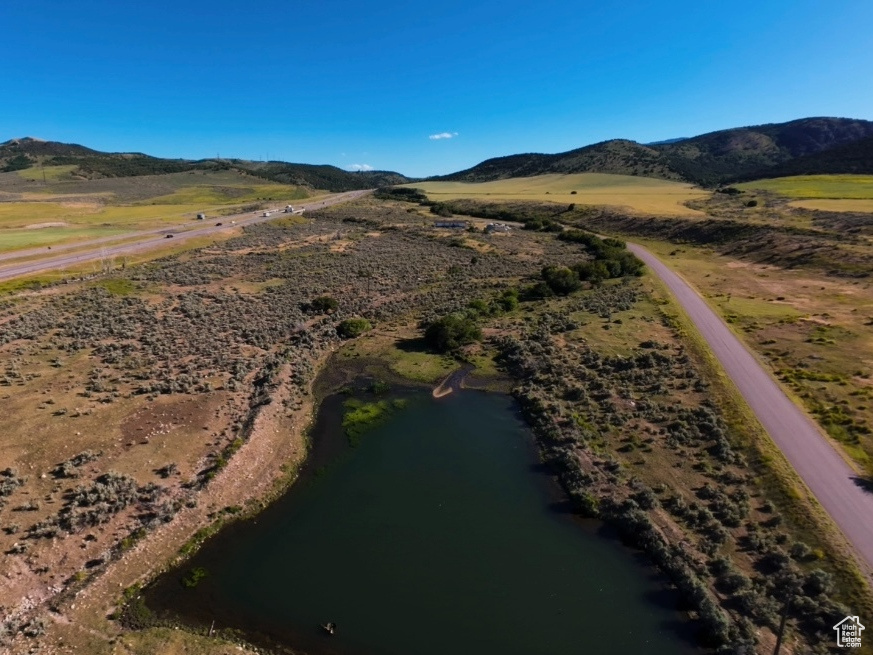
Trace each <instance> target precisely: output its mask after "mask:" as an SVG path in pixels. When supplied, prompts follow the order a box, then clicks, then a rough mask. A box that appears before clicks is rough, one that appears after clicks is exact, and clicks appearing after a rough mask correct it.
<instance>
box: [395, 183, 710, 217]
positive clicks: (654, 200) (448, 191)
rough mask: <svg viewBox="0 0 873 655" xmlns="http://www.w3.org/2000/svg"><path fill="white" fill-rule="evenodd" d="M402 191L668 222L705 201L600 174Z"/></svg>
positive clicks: (669, 186) (681, 190)
mask: <svg viewBox="0 0 873 655" xmlns="http://www.w3.org/2000/svg"><path fill="white" fill-rule="evenodd" d="M406 186H410V187H415V188H419V189H423V190H424V191H425V192H426V193H427V195H428V196H429V197H430V198H432V199H433V200H456V199H458V198H475V199H479V200H494V201H498V200H536V201H541V202H555V203H577V204H580V205H605V206H610V207H621V208H625V209H627V210H628V211H632V212H640V213H650V214H658V215H667V216H702V215H703V214H702V213H701V212H699V211H697V210H694V209H689V208H688V207H686V206H685V205H684V203H685V202H687V201H689V200H694V199H697V198H703V197H706V196H708V195H709V193H708V192H706V191H702V190H700V189H696V188H695V187H693V186H691V185H690V184H684V183H680V182H668V181H666V180H655V179H651V178H645V177H634V176H631V175H607V174H603V173H579V174H574V175H539V176H536V177H524V178H514V179H510V180H499V181H496V182H482V183H479V184H468V183H464V182H416V183H414V184H408V185H406Z"/></svg>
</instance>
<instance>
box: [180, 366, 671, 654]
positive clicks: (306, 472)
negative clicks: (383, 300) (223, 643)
mask: <svg viewBox="0 0 873 655" xmlns="http://www.w3.org/2000/svg"><path fill="white" fill-rule="evenodd" d="M344 363H345V362H342V361H340V362H337V360H336V359H335V358H330V359H328V360H327V361H326V362H325V365H324V367H323V368H322V370H321V371H320V372H319V374H318V376H317V379H316V380H315V381H314V384H313V386H314V387H315V388H317V389H318V393H317V397H316V402H315V403H314V405H313V418H312V420H311V421H310V424H309V425H310V427H309V430H308V431H307V432H308V434H309V435H311V434H312V433H313V431H316V430H317V431H318V433H319V434H322V435H323V434H324V433H325V432H324V429H325V428H324V426H323V425H321V423H322V422H323V421H325V420H328V421H332V422H333V424H334V426H333V428H334V429H333V433H334V434H339V433H341V432H342V431H341V430H338V429H337V428H338V427H339V423H340V422H341V418H340V417H339V416H338V415H337V411H336V410H337V408H339V407H341V406H342V398H343V397H342V396H341V395H339V394H336V393H333V394H331V393H330V390H333V391H336V390H337V389H342V388H344V387H347V386H348V374H349V368H348V367H346V368H343V366H342V364H344ZM337 364H339V365H340V370H337V369H333V370H331V368H332V367H334V366H336V365H337ZM360 364H361V363H360V362H358V363H357V364H355V365H353V366H352V367H350V368H351V370H352V373H351V375H352V377H353V379H356V380H359V381H361V380H363V384H361V383H360V382H359V383H358V385H357V387H358V391H361V389H362V388H366V387H367V384H368V383H370V382H372V381H373V380H374V378H373V377H371V376H368V375H366V373H365V374H364V376H363V377H362V376H361V373H362V372H363V369H364V368H366V367H361V366H360ZM371 371H372V369H368V370H367V372H371ZM467 372H469V368H466V367H465V369H462V370H461V372H456V373H457V374H452V375H450V376H449V377H448V378H447V379H446V380H444V383H443V384H441V385H439V386H438V387H437V389H440V388H444V387H445V386H446V385H445V383H446V382H448V383H449V385H450V386H451V388H457V389H460V386H461V382H462V380H463V376H464V375H465V374H466V373H467ZM329 381H332V384H328V383H327V382H329ZM427 388H431V389H432V385H424V384H416V383H412V384H409V385H406V386H405V387H398V388H392V389H391V392H390V393H386V394H384V395H382V394H372V396H373V397H374V398H385V397H388V398H392V397H395V396H396V395H398V394H399V395H406V394H420V393H421V392H422V391H424V390H425V389H427ZM346 391H348V389H346ZM468 393H475V392H468ZM432 394H433V395H435V396H436V394H434V393H433V390H432ZM326 403H329V404H330V405H326ZM331 405H332V407H331ZM512 414H513V415H514V417H515V418H518V419H520V417H521V412H520V411H519V408H518V406H516V405H515V404H514V402H513V404H512ZM328 432H330V430H328ZM528 436H529V439H528V444H527V447H528V448H529V449H530V451H531V453H532V454H533V453H536V458H537V460H539V444H538V443H537V441H536V439H535V438H534V436H533V433H532V432H528ZM306 441H307V451H306V455H305V458H304V459H303V460H302V462H301V465H300V466H299V467H298V473H297V475H296V477H295V478H294V481H293V483H294V484H293V486H292V485H291V484H288V485H287V486H286V487H285V488H284V490H283V491H282V492H281V493H279V494H277V496H276V497H274V498H273V500H276V499H277V498H278V497H282V498H283V499H284V498H285V496H286V494H288V493H290V494H292V495H293V494H295V493H297V492H298V491H299V489H300V488H301V485H305V483H306V481H307V480H311V479H312V478H314V477H317V476H318V475H319V474H320V471H321V470H322V469H323V467H325V466H330V465H332V463H335V462H336V461H337V458H341V457H342V456H343V453H342V451H343V450H344V449H343V448H342V445H341V444H338V443H327V442H325V441H323V440H322V441H319V442H318V443H314V442H313V441H312V439H311V437H307V440H306ZM334 441H336V439H335V440H334ZM535 468H536V469H537V474H538V475H543V476H545V478H548V480H545V479H543V480H542V482H543V483H547V487H548V496H549V500H550V502H549V508H550V511H551V512H554V513H560V514H572V515H571V516H568V517H564V518H562V519H561V520H565V519H569V521H570V522H572V523H573V524H576V525H581V526H582V527H583V529H584V531H585V532H587V533H588V534H594V535H597V538H598V539H603V538H606V539H607V540H608V541H609V542H610V544H609V546H610V547H614V546H619V547H620V549H621V550H622V551H627V550H628V549H626V548H624V547H622V546H621V544H620V543H619V542H618V540H617V538H616V536H615V534H614V533H613V532H612V530H611V529H610V528H609V527H608V526H607V525H605V524H601V523H600V522H596V524H595V522H593V521H591V520H585V519H581V518H580V517H578V516H577V515H575V513H572V510H571V508H570V505H569V500H568V498H567V497H566V495H565V494H564V492H563V490H562V489H561V488H560V486H559V485H558V483H557V480H556V478H555V476H554V475H553V472H552V471H550V470H548V469H547V468H546V467H545V466H544V465H542V464H538V465H536V466H535ZM544 488H545V487H544ZM262 507H264V506H262ZM275 507H276V503H274V504H272V505H271V506H270V507H266V509H263V510H262V511H258V512H257V514H256V515H255V514H250V515H247V516H246V517H245V518H246V519H249V520H252V521H254V522H255V523H257V522H258V521H259V520H261V519H263V520H264V521H269V520H270V512H271V510H273V511H274V512H275V511H278V510H276V509H275ZM246 523H247V521H245V520H243V521H234V524H232V525H227V526H225V527H224V528H223V529H222V534H223V535H224V538H225V539H227V538H229V536H232V535H233V533H234V532H235V531H240V530H245V529H246ZM580 539H581V534H580ZM630 552H631V553H632V558H633V559H634V560H635V561H636V562H637V563H638V564H642V567H643V568H642V570H644V571H645V572H646V576H647V577H650V578H653V579H654V578H658V579H659V581H658V583H657V585H658V587H659V588H660V591H659V592H658V593H659V595H663V594H666V595H668V596H669V595H670V592H669V591H668V590H667V584H666V580H662V579H660V575H659V574H658V573H657V572H656V571H655V570H654V569H652V567H651V565H650V564H649V563H647V562H643V561H642V560H643V559H645V558H644V556H643V555H642V554H641V553H639V552H638V551H630ZM177 571H179V572H181V569H177ZM673 601H674V602H675V598H674V599H673ZM656 602H658V603H662V602H663V600H661V601H656ZM202 618H203V621H202V622H201V623H199V629H198V628H197V627H193V626H190V625H188V626H187V627H185V626H183V627H184V629H186V630H192V629H193V630H194V631H195V632H199V631H202V630H204V629H205V628H206V627H209V620H208V617H207V616H204V617H202ZM325 620H332V619H331V617H326V618H325ZM244 632H245V630H244ZM233 634H234V641H238V640H239V636H240V633H239V632H236V631H235V632H234V633H233ZM246 634H247V636H246V640H249V641H250V643H253V644H257V645H258V647H260V648H264V647H266V648H270V649H276V648H278V649H280V651H281V652H293V653H300V652H301V651H300V650H298V649H297V648H296V647H295V646H294V643H295V641H296V640H293V639H292V641H291V644H290V645H289V644H288V643H277V642H275V641H274V640H273V639H271V638H268V637H267V636H266V635H263V634H258V633H257V632H254V633H246ZM310 636H311V635H310ZM303 641H306V640H305V639H304V640H303ZM306 652H311V651H310V650H307V651H306ZM312 652H318V653H320V652H322V651H321V650H315V651H312ZM323 652H325V653H327V652H333V651H331V650H325V651H323ZM342 652H343V653H346V652H352V651H348V650H347V649H346V648H344V649H343V651H342Z"/></svg>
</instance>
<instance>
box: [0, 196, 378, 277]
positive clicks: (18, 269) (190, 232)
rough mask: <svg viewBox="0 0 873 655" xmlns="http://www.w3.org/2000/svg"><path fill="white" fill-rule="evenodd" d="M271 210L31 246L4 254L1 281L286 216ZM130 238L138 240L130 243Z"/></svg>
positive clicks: (316, 205)
mask: <svg viewBox="0 0 873 655" xmlns="http://www.w3.org/2000/svg"><path fill="white" fill-rule="evenodd" d="M367 193H370V192H369V191H366V190H365V191H347V192H346V193H338V194H336V195H333V196H328V197H327V198H324V199H323V200H320V201H318V202H313V203H307V204H302V205H296V209H295V211H294V213H295V214H298V213H300V211H301V210H306V211H312V210H316V209H321V208H322V207H329V206H330V205H336V204H338V203H341V202H347V201H349V200H353V199H355V198H359V197H360V196H362V195H364V194H367ZM268 211H270V212H271V215H270V216H263V213H264V210H260V211H258V212H256V215H252V214H251V213H247V214H237V215H234V216H222V217H221V218H220V219H218V221H215V220H214V219H213V220H211V221H207V223H208V225H204V224H203V222H202V221H199V222H198V223H196V224H193V225H194V227H192V228H191V229H184V228H188V227H190V226H191V225H192V223H190V222H188V223H184V224H182V225H178V226H166V227H162V228H159V229H154V230H145V231H142V232H134V233H131V234H126V235H120V236H118V237H104V238H102V239H94V240H92V241H86V242H81V243H75V244H66V245H61V246H55V247H54V249H53V250H47V249H45V250H44V249H39V250H35V249H31V250H27V251H17V252H11V253H6V254H3V255H0V262H5V261H9V262H10V263H9V264H4V265H2V266H0V281H2V280H9V279H12V278H15V277H21V276H22V275H30V274H33V273H42V272H45V271H52V270H58V269H64V268H67V267H71V266H77V265H79V264H84V263H87V262H91V261H97V260H100V259H105V258H108V257H118V256H120V255H131V254H134V253H141V252H145V251H147V250H151V249H153V248H158V247H161V246H167V245H171V244H172V245H175V244H177V243H179V242H180V241H182V242H184V241H186V240H188V239H192V238H197V237H202V236H207V235H210V234H214V233H216V232H220V231H221V230H227V229H230V228H238V227H243V226H246V225H252V224H254V223H262V222H264V221H271V220H275V219H276V218H280V217H281V216H283V215H284V214H281V213H276V212H277V211H281V209H278V208H277V209H274V210H268ZM231 221H236V223H235V225H231ZM216 222H220V223H221V225H216ZM177 230H180V231H177ZM182 230H184V231H182ZM167 234H172V235H173V240H172V241H170V240H169V239H167ZM122 239H123V240H125V241H127V243H123V244H117V243H116V245H111V243H108V242H110V241H119V240H122ZM130 239H136V240H135V241H133V242H130ZM64 250H75V252H72V253H69V254H66V255H58V254H56V253H57V252H58V251H64ZM35 255H41V256H40V257H38V258H37V259H29V261H26V262H21V261H19V262H18V263H16V262H15V260H16V259H23V258H33V257H34V256H35Z"/></svg>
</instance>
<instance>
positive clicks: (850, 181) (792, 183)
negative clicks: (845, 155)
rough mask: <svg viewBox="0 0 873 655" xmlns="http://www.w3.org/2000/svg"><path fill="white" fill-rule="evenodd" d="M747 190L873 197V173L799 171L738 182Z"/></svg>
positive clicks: (793, 195)
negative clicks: (814, 173) (816, 173)
mask: <svg viewBox="0 0 873 655" xmlns="http://www.w3.org/2000/svg"><path fill="white" fill-rule="evenodd" d="M736 186H737V188H739V189H743V190H754V189H762V190H764V191H772V192H773V193H777V194H779V195H781V196H787V197H789V198H798V199H800V198H833V199H838V198H839V199H855V200H871V199H873V175H797V176H794V177H779V178H776V179H772V180H757V181H755V182H746V183H744V184H737V185H736Z"/></svg>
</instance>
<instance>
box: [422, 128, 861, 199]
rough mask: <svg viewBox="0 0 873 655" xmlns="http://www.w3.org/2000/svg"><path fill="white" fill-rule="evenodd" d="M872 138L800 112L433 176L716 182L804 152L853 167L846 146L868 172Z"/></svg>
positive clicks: (768, 171) (768, 169)
mask: <svg viewBox="0 0 873 655" xmlns="http://www.w3.org/2000/svg"><path fill="white" fill-rule="evenodd" d="M870 137H873V121H866V120H860V119H853V118H822V117H817V118H801V119H798V120H795V121H790V122H787V123H770V124H766V125H756V126H751V127H740V128H733V129H728V130H719V131H717V132H710V133H708V134H702V135H700V136H695V137H690V138H687V139H669V140H668V141H666V142H659V143H652V144H648V145H642V144H639V143H637V142H635V141H628V140H623V139H616V140H612V141H604V142H602V143H596V144H593V145H590V146H585V147H583V148H577V149H575V150H570V151H568V152H562V153H558V154H553V155H550V154H541V153H530V154H520V155H509V156H507V157H497V158H494V159H488V160H485V161H483V162H482V163H480V164H477V165H476V166H473V167H472V168H469V169H466V170H463V171H459V172H457V173H452V174H450V175H444V176H440V177H435V178H432V179H436V180H452V181H463V182H488V181H491V180H499V179H504V178H509V177H530V176H534V175H544V174H548V173H617V174H622V175H638V176H643V177H655V178H661V179H665V180H683V181H687V182H692V183H694V184H700V185H702V186H709V187H712V186H717V185H719V184H724V183H726V182H733V181H739V180H744V179H754V178H761V177H775V176H777V175H784V174H786V173H784V172H781V171H787V170H793V169H792V166H791V164H790V162H792V161H793V160H796V159H799V158H803V161H802V162H801V163H800V164H798V165H800V166H801V168H802V169H803V170H804V171H807V172H817V170H818V167H821V172H830V171H838V172H851V171H847V170H840V168H841V166H840V165H839V159H840V156H841V155H839V153H840V152H844V156H846V157H851V158H852V159H853V161H855V164H853V165H852V167H853V168H852V170H858V171H861V172H866V171H867V169H868V168H869V160H870V159H871V153H870V148H871V146H870V144H869V143H868V142H867V141H866V139H868V138H870ZM852 144H854V147H853V145H852ZM842 147H845V148H847V150H845V151H837V153H835V154H833V155H832V156H828V155H827V154H826V153H827V152H829V151H831V150H833V149H836V148H842ZM843 168H845V167H843ZM826 169H827V170H826Z"/></svg>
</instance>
